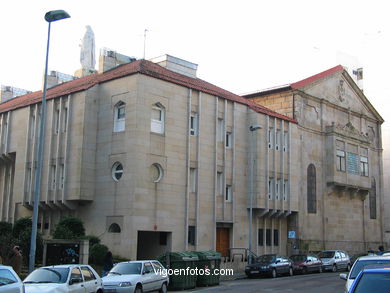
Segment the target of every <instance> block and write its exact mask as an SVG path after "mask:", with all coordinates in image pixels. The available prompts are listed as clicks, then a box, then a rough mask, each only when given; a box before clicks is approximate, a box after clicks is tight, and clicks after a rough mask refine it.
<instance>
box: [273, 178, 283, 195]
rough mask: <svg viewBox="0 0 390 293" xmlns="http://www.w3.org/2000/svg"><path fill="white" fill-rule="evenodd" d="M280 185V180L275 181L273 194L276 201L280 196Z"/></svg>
mask: <svg viewBox="0 0 390 293" xmlns="http://www.w3.org/2000/svg"><path fill="white" fill-rule="evenodd" d="M281 185H282V180H281V179H278V180H276V192H275V195H276V199H277V200H278V199H279V196H280V190H281Z"/></svg>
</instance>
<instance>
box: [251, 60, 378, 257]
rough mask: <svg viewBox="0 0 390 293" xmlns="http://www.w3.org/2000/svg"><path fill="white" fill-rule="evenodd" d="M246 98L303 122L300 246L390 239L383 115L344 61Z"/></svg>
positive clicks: (360, 246)
mask: <svg viewBox="0 0 390 293" xmlns="http://www.w3.org/2000/svg"><path fill="white" fill-rule="evenodd" d="M246 97H247V98H248V99H251V100H253V101H255V102H256V103H258V104H261V105H264V106H266V107H269V108H270V109H272V110H274V111H276V112H278V113H281V114H283V115H286V116H289V117H291V118H294V119H296V120H297V121H298V137H299V139H298V140H299V141H297V144H296V147H298V148H299V151H298V154H297V157H295V160H296V164H297V165H298V168H297V169H296V170H297V173H298V174H297V176H298V185H299V190H298V191H297V192H298V197H299V208H298V210H299V212H298V213H297V214H296V216H297V219H296V220H295V221H291V224H292V225H293V223H294V222H295V224H296V227H295V228H296V229H297V231H298V239H297V242H296V244H295V245H296V247H297V248H299V250H301V251H317V250H321V249H336V248H337V249H344V250H346V251H348V252H350V253H357V252H363V251H367V250H370V249H372V250H377V248H378V245H381V244H383V243H384V231H383V227H384V222H383V221H384V210H383V206H384V191H383V166H382V142H381V124H382V123H383V119H382V118H381V116H380V115H379V114H378V112H377V111H376V110H375V109H374V108H373V106H372V105H371V104H370V102H369V101H368V99H367V98H366V97H365V96H364V94H363V92H362V91H361V90H360V89H359V88H358V87H357V85H356V84H355V83H354V81H353V80H352V79H351V77H350V76H349V75H348V73H347V72H346V71H345V70H344V69H343V68H342V67H341V66H338V67H335V68H332V69H330V70H328V71H325V72H323V73H320V74H318V75H315V76H312V77H310V78H308V79H306V80H303V81H300V82H297V83H294V84H290V85H287V86H283V87H279V88H273V89H269V90H264V91H261V92H256V93H252V94H249V95H247V96H246ZM310 165H312V166H313V167H310ZM309 167H310V168H309ZM313 170H314V171H313ZM313 172H314V173H313ZM313 174H314V175H313Z"/></svg>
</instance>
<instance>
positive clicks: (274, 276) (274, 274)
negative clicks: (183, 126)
mask: <svg viewBox="0 0 390 293" xmlns="http://www.w3.org/2000/svg"><path fill="white" fill-rule="evenodd" d="M277 276H278V274H277V273H276V269H272V278H276V277H277Z"/></svg>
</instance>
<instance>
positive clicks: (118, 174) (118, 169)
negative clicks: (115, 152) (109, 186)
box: [111, 162, 123, 181]
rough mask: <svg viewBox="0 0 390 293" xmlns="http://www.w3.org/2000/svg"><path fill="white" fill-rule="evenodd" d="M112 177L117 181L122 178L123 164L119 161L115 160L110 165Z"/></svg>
mask: <svg viewBox="0 0 390 293" xmlns="http://www.w3.org/2000/svg"><path fill="white" fill-rule="evenodd" d="M111 175H112V179H114V180H115V181H119V180H120V179H121V178H122V175H123V165H122V164H121V163H119V162H116V163H115V164H114V165H113V166H112V174H111Z"/></svg>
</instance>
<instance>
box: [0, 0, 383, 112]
mask: <svg viewBox="0 0 390 293" xmlns="http://www.w3.org/2000/svg"><path fill="white" fill-rule="evenodd" d="M386 4H387V3H386V1H375V0H371V1H360V0H355V1H349V0H337V1H335V0H328V1H315V0H311V1H306V0H293V1H292V0H273V1H269V0H268V1H263V0H258V1H250V0H240V1H229V0H224V1H220V0H205V1H204V0H197V1H192V0H180V1H179V0H159V1H158V0H157V1H155V0H142V1H136V0H133V1H132V0H128V1H120V0H110V1H100V0H95V1H90V0H78V1H74V0H67V1H57V0H50V1H46V0H42V1H39V0H36V1H27V0H13V1H0V11H1V17H0V37H1V43H0V44H1V45H0V84H2V85H10V86H14V87H18V88H23V89H27V90H32V91H36V90H40V89H41V88H42V84H43V82H42V80H43V72H44V65H45V64H44V63H45V53H46V41H47V27H48V25H47V23H46V21H45V20H44V15H45V13H46V12H47V11H50V10H56V9H63V10H65V11H67V12H68V13H69V14H70V15H71V18H69V19H65V20H61V21H57V22H54V23H52V26H51V43H50V54H49V70H56V71H59V72H62V73H67V74H71V75H73V74H74V72H75V71H76V70H77V69H79V68H80V67H81V65H80V47H79V45H80V40H81V39H82V37H83V35H84V33H85V26H86V25H90V26H91V27H92V30H93V31H94V34H95V42H96V49H97V52H96V55H97V56H98V54H99V49H100V48H103V47H106V48H109V49H112V50H115V51H117V52H118V53H121V54H124V55H128V56H134V57H136V58H143V55H144V32H145V29H147V33H146V42H145V44H146V45H145V58H146V59H149V58H152V57H157V56H160V55H163V54H170V55H172V56H175V57H179V58H182V59H185V60H187V61H190V62H193V63H196V64H198V73H197V74H198V77H199V78H201V79H204V80H206V81H208V82H211V83H213V84H215V85H217V86H219V87H222V88H224V89H226V90H229V91H231V92H234V93H236V94H243V93H248V92H253V91H255V90H260V89H264V88H268V87H273V86H277V85H282V84H286V83H292V82H295V81H298V80H301V79H304V78H306V77H309V76H311V75H313V74H316V73H319V72H321V71H324V70H326V69H329V68H331V67H334V66H336V65H338V64H341V65H346V64H343V63H342V61H346V60H347V59H348V58H344V59H343V60H340V59H338V58H337V57H336V56H337V55H340V54H338V52H342V53H343V56H344V57H345V56H349V57H351V58H350V59H351V60H354V61H355V63H356V65H357V67H358V66H360V67H363V69H364V80H363V84H364V92H365V95H366V96H367V97H368V99H369V100H370V101H371V103H372V104H373V105H374V106H375V107H376V108H377V109H378V111H379V113H380V114H381V115H382V116H383V118H384V119H385V120H390V107H388V108H389V109H386V107H384V106H383V105H386V102H387V98H388V97H389V95H390V82H389V80H388V79H389V78H388V76H389V74H388V69H389V68H390V59H389V58H388V55H389V53H390V17H388V8H387V5H386ZM97 60H98V59H97ZM96 67H97V65H96Z"/></svg>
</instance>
